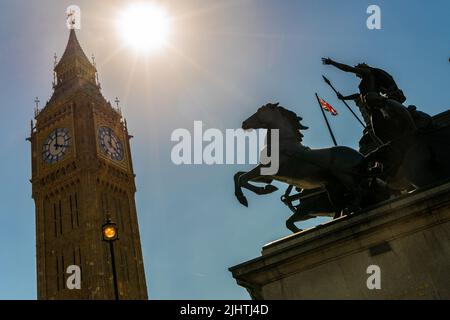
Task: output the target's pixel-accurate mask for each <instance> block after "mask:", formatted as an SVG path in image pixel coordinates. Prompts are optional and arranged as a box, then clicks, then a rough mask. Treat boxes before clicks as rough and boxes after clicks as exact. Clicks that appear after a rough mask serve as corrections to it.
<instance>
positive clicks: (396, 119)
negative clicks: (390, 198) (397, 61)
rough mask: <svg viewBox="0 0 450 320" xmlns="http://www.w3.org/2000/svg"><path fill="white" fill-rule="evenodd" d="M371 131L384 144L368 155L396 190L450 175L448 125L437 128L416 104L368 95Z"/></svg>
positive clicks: (431, 181) (419, 185) (438, 179)
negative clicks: (379, 164) (381, 168)
mask: <svg viewBox="0 0 450 320" xmlns="http://www.w3.org/2000/svg"><path fill="white" fill-rule="evenodd" d="M368 100H369V101H370V103H369V105H370V108H369V112H370V114H371V123H372V130H373V133H374V134H375V135H376V136H377V137H378V138H379V139H380V141H382V142H383V145H382V146H380V147H379V148H377V149H376V150H374V151H372V152H371V153H370V154H368V155H367V157H366V158H367V160H368V161H371V162H379V163H382V164H383V166H384V168H383V174H382V178H383V180H385V181H386V182H387V183H388V184H389V185H391V186H392V187H394V188H397V189H411V187H413V188H420V187H424V186H427V185H430V184H432V183H435V182H437V181H440V180H443V179H445V178H448V177H450V167H449V166H448V164H449V163H450V148H449V146H450V128H449V127H444V128H437V127H435V126H434V125H433V123H432V121H431V119H430V118H429V116H428V115H427V114H425V113H423V112H419V111H417V110H416V108H415V107H413V106H410V107H409V108H406V107H405V106H403V105H402V104H401V103H399V102H397V101H395V100H392V99H388V98H386V97H380V96H373V97H371V96H369V97H368Z"/></svg>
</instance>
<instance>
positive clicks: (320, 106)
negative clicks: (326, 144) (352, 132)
mask: <svg viewBox="0 0 450 320" xmlns="http://www.w3.org/2000/svg"><path fill="white" fill-rule="evenodd" d="M316 98H317V102H318V103H319V108H320V111H321V112H322V115H323V118H324V119H325V123H326V124H327V127H328V131H329V132H330V135H331V139H333V143H334V145H335V146H337V142H336V138H335V137H334V134H333V130H331V126H330V124H329V123H328V119H327V116H326V114H325V111H323V107H322V104H321V103H320V100H319V96H318V95H317V93H316Z"/></svg>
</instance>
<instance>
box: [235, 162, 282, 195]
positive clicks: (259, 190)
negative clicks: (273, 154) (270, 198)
mask: <svg viewBox="0 0 450 320" xmlns="http://www.w3.org/2000/svg"><path fill="white" fill-rule="evenodd" d="M260 169H261V166H260V165H259V166H257V167H255V168H253V169H252V170H250V171H249V172H246V173H244V174H242V175H240V176H239V185H240V186H242V187H243V188H245V189H248V190H250V191H252V192H254V193H256V194H258V195H263V194H269V193H272V192H275V191H277V190H278V188H277V187H275V186H273V185H271V184H268V185H266V186H265V187H257V186H254V185H252V184H250V183H249V181H258V180H260V179H261V181H263V180H266V181H268V180H267V178H265V176H262V175H261V174H260V172H261V171H260Z"/></svg>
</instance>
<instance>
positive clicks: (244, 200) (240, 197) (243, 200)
mask: <svg viewBox="0 0 450 320" xmlns="http://www.w3.org/2000/svg"><path fill="white" fill-rule="evenodd" d="M236 198H237V199H238V201H239V203H240V204H242V205H243V206H245V207H248V201H247V198H246V197H245V196H243V195H236Z"/></svg>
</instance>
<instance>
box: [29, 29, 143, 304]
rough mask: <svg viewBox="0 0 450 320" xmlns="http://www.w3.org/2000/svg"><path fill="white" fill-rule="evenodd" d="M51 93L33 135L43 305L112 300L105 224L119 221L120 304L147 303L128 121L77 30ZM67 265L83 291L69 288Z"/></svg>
mask: <svg viewBox="0 0 450 320" xmlns="http://www.w3.org/2000/svg"><path fill="white" fill-rule="evenodd" d="M54 71H55V83H54V92H53V95H52V97H51V99H50V100H49V101H48V102H47V104H46V106H45V107H44V108H43V109H42V110H36V116H35V120H36V124H35V126H33V123H32V132H31V136H30V139H29V140H30V142H31V154H32V180H31V182H32V189H33V191H32V196H33V199H34V201H35V205H36V238H37V239H36V251H37V287H38V299H115V289H114V287H115V286H114V278H113V274H114V273H113V271H112V270H113V268H112V267H113V266H112V264H111V260H112V259H111V254H110V247H109V244H108V243H106V242H105V241H102V239H103V238H102V225H103V224H104V223H105V221H106V220H107V218H108V217H109V216H110V217H111V219H112V220H113V221H114V222H116V223H117V227H118V230H119V239H118V240H117V241H115V242H114V245H113V250H114V257H115V259H114V260H115V269H116V275H117V277H116V280H117V282H116V283H117V287H118V294H119V298H120V299H147V288H146V282H145V274H144V266H143V259H142V252H141V245H140V239H139V227H138V221H137V215H136V205H135V200H134V194H135V192H136V187H135V182H134V177H135V175H134V173H133V166H132V162H131V152H130V144H129V139H130V138H131V136H130V135H129V134H128V130H127V126H126V121H125V120H124V119H123V118H122V116H121V113H120V110H118V109H115V108H113V107H112V106H111V104H110V103H109V102H107V101H106V100H105V98H104V97H103V96H102V94H101V92H100V86H99V85H98V81H97V80H96V75H97V74H96V73H97V70H96V68H95V65H94V64H92V63H91V62H90V61H89V59H88V58H87V57H86V55H85V54H84V52H83V50H82V49H81V47H80V44H79V42H78V40H77V37H76V34H75V31H74V30H71V31H70V37H69V41H68V44H67V48H66V50H65V52H64V54H63V56H62V57H61V59H60V61H59V63H58V64H57V65H56V66H55V70H54ZM69 265H77V266H79V267H80V268H81V289H80V290H77V289H72V290H70V289H68V288H67V286H66V280H67V277H68V276H70V274H67V273H66V270H67V267H68V266H69Z"/></svg>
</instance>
